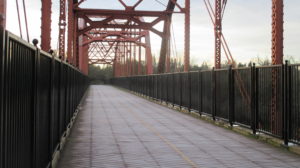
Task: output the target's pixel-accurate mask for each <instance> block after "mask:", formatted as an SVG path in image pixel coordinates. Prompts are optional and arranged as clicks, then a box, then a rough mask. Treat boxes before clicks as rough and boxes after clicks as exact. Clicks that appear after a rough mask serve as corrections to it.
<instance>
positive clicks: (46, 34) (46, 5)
mask: <svg viewBox="0 0 300 168" xmlns="http://www.w3.org/2000/svg"><path fill="white" fill-rule="evenodd" d="M51 6H52V2H51V0H43V1H42V9H41V10H42V16H41V24H42V25H41V49H42V50H44V51H47V52H48V51H49V50H50V49H51Z"/></svg>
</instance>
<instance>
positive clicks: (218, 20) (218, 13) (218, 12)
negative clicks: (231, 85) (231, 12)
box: [215, 0, 222, 69]
mask: <svg viewBox="0 0 300 168" xmlns="http://www.w3.org/2000/svg"><path fill="white" fill-rule="evenodd" d="M221 4H222V0H216V1H215V68H216V69H220V68H221V45H222V40H221V37H220V34H222V5H221Z"/></svg>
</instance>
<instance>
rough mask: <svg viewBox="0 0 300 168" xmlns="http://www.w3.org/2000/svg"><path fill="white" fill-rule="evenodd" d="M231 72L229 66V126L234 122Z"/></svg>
mask: <svg viewBox="0 0 300 168" xmlns="http://www.w3.org/2000/svg"><path fill="white" fill-rule="evenodd" d="M233 73H234V72H233V70H232V65H230V66H229V69H228V84H229V85H228V86H229V89H228V91H229V97H228V98H229V108H228V112H229V123H230V125H231V126H233V123H234V120H235V117H234V115H235V111H234V78H233Z"/></svg>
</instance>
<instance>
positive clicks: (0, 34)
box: [0, 26, 6, 167]
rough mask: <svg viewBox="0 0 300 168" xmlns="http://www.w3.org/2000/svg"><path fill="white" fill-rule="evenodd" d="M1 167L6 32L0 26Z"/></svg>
mask: <svg viewBox="0 0 300 168" xmlns="http://www.w3.org/2000/svg"><path fill="white" fill-rule="evenodd" d="M0 41H1V43H0V55H1V56H0V137H1V138H0V167H5V165H4V158H3V157H4V142H3V141H4V138H2V137H4V114H3V113H4V111H3V97H4V96H3V84H4V78H3V77H4V66H3V63H4V57H5V48H6V46H5V30H4V29H3V28H2V27H1V26H0Z"/></svg>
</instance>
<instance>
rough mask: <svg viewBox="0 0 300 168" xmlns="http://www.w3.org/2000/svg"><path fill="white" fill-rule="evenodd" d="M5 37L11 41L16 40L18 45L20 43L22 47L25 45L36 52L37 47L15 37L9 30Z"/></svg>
mask: <svg viewBox="0 0 300 168" xmlns="http://www.w3.org/2000/svg"><path fill="white" fill-rule="evenodd" d="M5 35H6V36H7V38H8V39H9V40H14V41H16V42H18V43H20V44H22V45H24V46H26V47H28V48H30V49H32V50H36V47H35V46H34V45H32V44H30V43H28V42H27V41H25V40H23V39H21V38H20V37H18V36H16V35H14V34H13V33H11V32H9V31H7V30H6V31H5Z"/></svg>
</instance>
